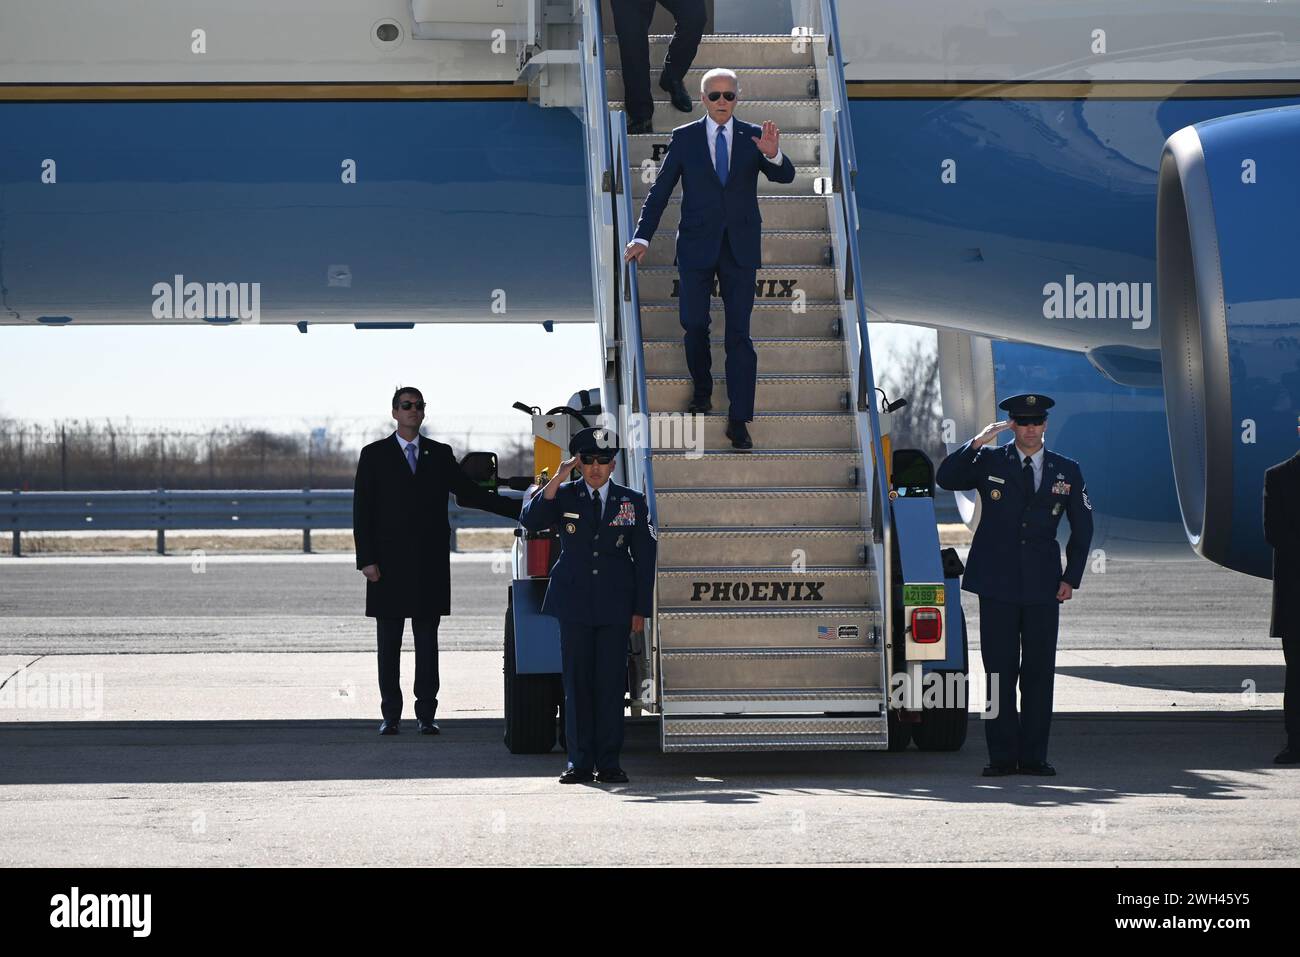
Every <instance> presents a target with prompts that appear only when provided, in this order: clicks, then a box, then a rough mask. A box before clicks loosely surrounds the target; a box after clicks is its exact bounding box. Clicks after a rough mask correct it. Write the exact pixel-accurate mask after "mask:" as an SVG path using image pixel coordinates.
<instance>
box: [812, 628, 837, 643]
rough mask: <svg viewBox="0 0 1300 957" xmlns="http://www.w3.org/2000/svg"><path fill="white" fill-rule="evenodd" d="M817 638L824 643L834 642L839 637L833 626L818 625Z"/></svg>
mask: <svg viewBox="0 0 1300 957" xmlns="http://www.w3.org/2000/svg"><path fill="white" fill-rule="evenodd" d="M817 637H818V638H820V639H821V640H822V641H834V640H835V639H836V638H837V637H839V636H838V635H837V634H836V630H835V628H834V627H833V626H827V625H818V626H817Z"/></svg>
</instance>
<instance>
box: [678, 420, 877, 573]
mask: <svg viewBox="0 0 1300 957" xmlns="http://www.w3.org/2000/svg"><path fill="white" fill-rule="evenodd" d="M758 421H759V420H758V419H755V420H754V422H753V423H751V426H752V425H757V424H758ZM750 434H751V435H752V434H753V429H752V427H751V430H750ZM652 461H653V463H654V474H655V488H656V489H658V490H662V489H684V488H770V487H772V486H779V487H781V488H800V487H804V488H857V487H858V485H859V484H860V482H859V474H858V473H859V470H860V468H861V465H862V459H861V457H860V456H859V455H858V453H857V452H856V451H848V450H846V451H842V452H841V451H816V452H805V451H770V452H769V451H763V450H761V449H751V450H750V451H748V452H739V451H735V450H728V451H722V452H707V451H706V452H705V453H704V454H703V455H699V454H697V453H695V452H693V451H680V450H673V451H668V450H665V451H661V452H655V453H654V455H653V458H652ZM659 561H660V564H661V565H662V564H663V556H662V554H661V555H660V559H659ZM787 561H788V559H786V558H782V559H781V560H780V562H778V563H777V564H785V563H786V562H787ZM854 561H856V559H855V560H854ZM691 564H695V565H700V564H705V563H704V562H692V563H691ZM740 564H744V565H753V564H755V562H752V561H749V562H741V563H740ZM830 564H834V563H833V562H832V563H830Z"/></svg>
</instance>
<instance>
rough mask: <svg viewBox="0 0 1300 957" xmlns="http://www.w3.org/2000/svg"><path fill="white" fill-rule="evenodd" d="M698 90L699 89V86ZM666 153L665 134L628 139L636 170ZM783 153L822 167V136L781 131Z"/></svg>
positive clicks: (801, 162)
mask: <svg viewBox="0 0 1300 957" xmlns="http://www.w3.org/2000/svg"><path fill="white" fill-rule="evenodd" d="M697 82H698V81H697ZM688 89H689V87H688ZM696 89H699V87H698V86H697V87H696ZM681 116H683V117H685V116H686V114H685V113H682V114H681ZM666 152H668V135H667V134H665V133H635V134H632V135H630V136H628V138H627V156H628V162H629V165H630V166H632V167H633V168H635V169H640V168H641V165H642V164H643V163H644V162H645V161H646V160H652V161H653V162H654V163H655V164H656V165H658V164H659V163H660V162H662V161H663V158H664V153H666ZM781 152H782V153H784V154H785V155H786V156H788V157H790V162H791V163H794V164H795V165H796V166H819V165H821V134H820V133H790V132H787V131H786V130H781Z"/></svg>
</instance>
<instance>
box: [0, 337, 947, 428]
mask: <svg viewBox="0 0 1300 957" xmlns="http://www.w3.org/2000/svg"><path fill="white" fill-rule="evenodd" d="M717 325H719V326H720V325H721V323H717ZM715 332H718V333H720V329H717V330H715ZM871 335H872V343H873V346H872V351H873V355H874V356H875V361H876V366H877V370H878V372H879V370H881V369H882V368H883V363H885V362H887V361H889V357H890V355H891V354H892V353H893V352H894V351H896V350H897V349H898V348H899V347H900V346H904V345H906V344H907V343H908V342H910V341H912V340H913V339H914V338H917V337H922V338H924V337H929V338H931V339H932V338H933V335H934V334H933V333H932V332H930V331H928V330H917V329H914V328H912V327H906V326H883V325H875V326H872V330H871ZM599 375H600V356H599V345H598V340H597V336H596V329H595V326H594V325H591V324H572V325H557V326H556V327H555V331H554V332H550V333H548V332H546V331H544V330H543V329H542V327H541V326H540V325H537V326H532V325H529V326H512V325H491V326H483V325H479V326H471V325H440V324H427V325H417V326H416V327H415V328H414V329H411V330H364V331H363V330H358V329H354V328H352V327H351V326H329V325H318V326H311V327H310V331H309V332H308V333H307V334H306V335H304V334H302V333H300V332H298V331H297V329H295V328H294V327H293V326H228V327H220V326H203V327H190V326H152V327H151V326H103V327H95V326H82V327H80V328H77V327H69V328H62V329H61V328H46V327H41V328H22V327H0V418H3V417H10V418H18V419H25V420H34V421H38V422H51V421H54V420H60V419H103V418H105V417H111V418H112V419H114V420H123V419H125V418H127V417H130V418H131V419H132V420H133V421H135V422H137V423H138V424H145V423H149V424H154V423H157V424H163V425H175V426H176V427H177V428H182V429H189V428H200V427H202V426H204V425H205V424H209V423H214V422H217V421H222V420H240V421H248V422H252V421H256V422H259V423H266V424H268V425H271V424H276V425H280V426H281V427H283V428H286V429H297V428H312V427H316V426H321V425H330V426H332V427H334V428H340V427H342V428H343V429H344V430H345V431H347V430H349V428H351V429H357V428H361V427H362V426H363V425H365V424H369V423H370V422H372V421H376V420H377V421H379V422H380V423H382V422H384V421H391V420H390V419H389V418H388V404H389V399H390V398H391V396H392V393H393V389H394V388H395V387H396V386H397V385H398V384H402V385H415V386H418V387H419V388H420V389H421V390H422V391H423V392H424V396H425V399H426V401H428V402H429V404H430V410H429V418H428V420H427V421H426V425H425V429H424V431H425V433H426V434H428V435H432V436H435V437H438V436H440V435H443V436H448V437H452V438H455V437H459V436H462V435H464V434H465V433H466V432H467V431H470V430H471V429H472V430H473V431H474V432H475V433H476V434H478V435H480V436H482V438H484V439H487V438H488V437H489V436H490V435H495V434H510V433H527V432H528V430H529V425H528V420H527V418H526V417H525V416H524V415H523V414H522V413H520V412H516V411H514V410H512V409H511V408H510V405H511V403H513V402H515V401H516V400H518V401H522V402H525V403H528V404H530V405H538V406H542V407H543V408H550V407H552V406H556V405H562V404H563V403H565V402H567V401H568V398H569V396H570V395H572V394H573V392H574V391H576V390H577V389H579V388H584V387H585V388H591V387H594V386H597V385H598V384H599Z"/></svg>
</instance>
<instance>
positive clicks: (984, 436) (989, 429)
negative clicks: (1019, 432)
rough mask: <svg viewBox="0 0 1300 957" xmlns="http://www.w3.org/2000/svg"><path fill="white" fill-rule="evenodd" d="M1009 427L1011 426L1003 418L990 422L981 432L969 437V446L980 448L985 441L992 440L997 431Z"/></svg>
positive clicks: (1003, 430) (1002, 430)
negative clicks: (999, 420)
mask: <svg viewBox="0 0 1300 957" xmlns="http://www.w3.org/2000/svg"><path fill="white" fill-rule="evenodd" d="M1009 428H1011V423H1010V422H1008V421H1006V420H1005V419H1003V420H1002V421H1001V422H990V423H989V424H988V425H986V426H984V431H983V432H981V433H980V434H979V435H977V436H975V438H973V439H971V443H970V446H971V448H973V449H978V448H981V447H982V446H984V445H985V444H986V443H988V442H991V441H993V439H994V438H996V437H997V434H998V433H999V432H1005V431H1006V430H1007V429H1009Z"/></svg>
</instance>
